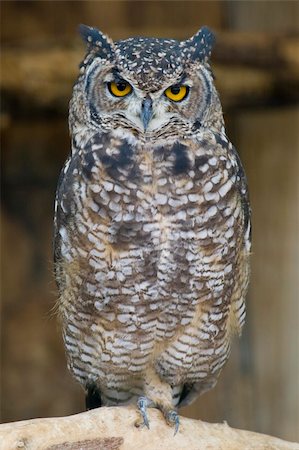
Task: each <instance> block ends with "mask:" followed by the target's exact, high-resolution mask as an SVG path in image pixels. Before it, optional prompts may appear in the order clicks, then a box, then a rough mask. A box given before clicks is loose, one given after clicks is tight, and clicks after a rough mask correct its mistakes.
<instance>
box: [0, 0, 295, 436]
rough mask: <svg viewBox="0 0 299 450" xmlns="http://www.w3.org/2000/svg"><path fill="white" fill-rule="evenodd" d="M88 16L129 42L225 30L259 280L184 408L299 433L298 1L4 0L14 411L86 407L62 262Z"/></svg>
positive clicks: (8, 318)
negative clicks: (66, 336) (68, 355)
mask: <svg viewBox="0 0 299 450" xmlns="http://www.w3.org/2000/svg"><path fill="white" fill-rule="evenodd" d="M79 23H86V24H88V25H93V26H97V27H98V28H100V29H101V30H102V31H104V32H105V33H107V34H109V35H110V36H111V37H112V38H113V39H116V40H117V39H120V38H126V37H129V36H134V35H145V36H155V37H173V38H187V37H190V36H191V35H192V34H194V33H195V32H196V31H197V30H198V29H199V27H200V26H201V25H203V24H205V25H208V26H210V27H211V28H212V29H213V30H214V31H215V32H216V33H217V44H216V47H215V50H214V53H213V55H212V67H213V70H214V72H215V74H216V85H217V87H218V90H219V92H220V95H221V99H222V103H223V107H224V112H225V118H226V123H227V128H228V135H229V136H230V139H231V140H232V142H233V143H234V144H235V145H236V147H237V148H238V150H239V152H240V155H241V159H242V161H243V164H244V166H245V169H246V172H247V176H248V181H249V188H250V196H251V203H252V211H253V255H252V280H251V286H250V291H249V295H248V301H247V305H248V308H247V309H248V315H247V323H246V327H245V330H244V333H243V336H242V339H241V340H240V341H236V342H235V343H234V346H233V351H232V355H231V358H230V360H229V363H228V364H227V366H226V367H225V369H224V370H223V373H222V376H221V377H220V379H219V382H218V385H217V387H216V388H215V389H214V390H212V391H211V392H209V393H207V394H205V395H204V396H203V397H201V398H200V399H199V400H197V402H196V403H195V404H194V405H192V406H191V407H189V408H186V409H185V410H184V411H183V414H184V415H186V416H189V417H195V418H200V419H202V420H207V421H211V422H222V421H224V420H226V421H227V422H228V423H229V425H231V426H234V427H239V428H245V429H248V430H254V431H259V432H263V433H269V434H273V435H276V436H279V437H282V438H285V439H289V440H299V426H298V424H299V386H298V383H299V334H298V329H299V307H298V304H299V303H298V292H299V286H298V275H299V270H298V269H299V248H298V246H299V239H298V230H299V223H298V217H299V214H298V205H299V199H298V192H299V185H298V173H299V2H298V1H283V2H282V1H281V2H279V1H277V2H276V1H273V2H272V1H242V2H241V1H240V2H239V1H208V2H205V1H198V2H193V1H175V2H174V1H158V2H157V1H136V2H131V1H121V2H119V1H113V2H112V1H111V2H107V1H99V2H96V1H72V2H71V1H70V2H64V1H59V2H53V1H2V2H1V42H2V52H1V72H2V73H1V85H0V87H1V149H2V152H1V154H2V156H1V157H2V164H1V170H2V174H1V183H2V196H1V198H2V203H1V208H2V209H1V223H2V226H1V238H2V243H1V260H2V289H1V294H2V319H1V333H2V347H1V367H2V370H1V372H2V378H1V413H2V420H3V421H4V422H5V421H15V420H22V419H28V418H34V417H46V416H56V415H57V416H61V415H67V414H73V413H76V412H79V411H82V410H83V409H84V395H83V391H82V390H81V388H80V386H79V385H78V384H77V383H76V382H75V381H74V380H73V379H72V377H71V376H70V375H69V373H68V371H67V369H66V361H65V356H64V350H63V344H62V340H61V334H60V329H59V325H58V323H57V320H56V317H55V313H54V306H55V302H56V300H57V292H56V286H55V283H54V280H53V274H52V272H53V266H52V220H53V202H54V193H55V188H56V183H57V178H58V174H59V171H60V169H61V167H62V165H63V162H64V161H65V158H66V155H67V153H68V151H69V148H70V144H69V136H68V126H67V110H68V100H69V98H70V96H71V92H72V84H73V82H74V80H75V78H76V76H77V73H78V64H79V62H80V60H81V59H82V58H83V56H84V51H85V50H84V46H83V44H82V43H81V41H80V39H79V37H78V34H77V26H78V24H79Z"/></svg>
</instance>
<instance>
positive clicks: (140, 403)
mask: <svg viewBox="0 0 299 450" xmlns="http://www.w3.org/2000/svg"><path fill="white" fill-rule="evenodd" d="M149 406H153V404H152V401H151V400H149V399H148V398H147V397H144V396H142V397H139V398H138V400H137V407H138V410H139V411H140V414H141V416H142V419H143V422H142V423H141V424H138V426H140V425H143V426H144V425H145V426H146V427H147V428H148V429H149V421H148V416H147V408H148V407H149Z"/></svg>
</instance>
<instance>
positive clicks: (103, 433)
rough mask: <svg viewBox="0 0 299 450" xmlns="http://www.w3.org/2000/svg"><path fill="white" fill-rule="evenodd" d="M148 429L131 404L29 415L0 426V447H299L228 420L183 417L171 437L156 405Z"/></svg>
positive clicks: (52, 449) (43, 449)
mask: <svg viewBox="0 0 299 450" xmlns="http://www.w3.org/2000/svg"><path fill="white" fill-rule="evenodd" d="M149 419H150V429H149V430H148V429H147V428H145V427H140V426H138V424H139V422H140V417H139V414H138V412H137V410H136V408H134V407H110V408H107V407H106V408H99V409H97V410H93V411H88V412H84V413H81V414H77V415H74V416H69V417H53V418H47V419H33V420H26V421H22V422H14V423H8V424H3V425H0V449H1V450H18V449H26V450H79V449H82V450H135V449H136V450H137V449H142V450H159V449H161V450H162V449H163V450H167V449H171V450H184V449H186V450H193V449H194V450H199V449H200V450H205V449H209V450H245V449H246V450H247V449H248V450H249V449H251V450H252V449H260V450H262V449H267V450H272V449H273V450H274V449H275V450H299V444H296V443H291V442H287V441H283V440H281V439H278V438H275V437H271V436H267V435H264V434H259V433H253V432H250V431H244V430H237V429H234V428H231V427H229V426H228V425H227V424H226V423H223V424H212V423H206V422H201V421H200V420H192V419H187V418H185V417H181V425H180V429H179V431H178V433H177V434H176V435H175V436H174V429H173V428H172V427H170V426H168V425H167V424H166V423H165V421H164V419H163V417H162V415H161V413H160V412H159V411H158V410H154V409H150V410H149Z"/></svg>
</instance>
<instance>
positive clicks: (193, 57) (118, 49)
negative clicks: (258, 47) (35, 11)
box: [78, 26, 217, 140]
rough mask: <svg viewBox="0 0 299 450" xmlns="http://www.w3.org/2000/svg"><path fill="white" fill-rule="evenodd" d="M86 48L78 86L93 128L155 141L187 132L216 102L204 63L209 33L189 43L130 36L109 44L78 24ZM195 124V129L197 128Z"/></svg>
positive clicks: (210, 35) (201, 120)
mask: <svg viewBox="0 0 299 450" xmlns="http://www.w3.org/2000/svg"><path fill="white" fill-rule="evenodd" d="M81 34H82V35H83V37H84V38H85V40H86V41H87V42H88V44H89V52H88V54H87V57H86V59H85V61H84V62H83V64H82V69H81V76H80V78H79V83H78V84H79V85H80V88H81V90H82V91H83V96H84V100H85V106H86V108H87V109H88V110H89V111H90V115H89V117H90V120H91V121H92V122H93V126H97V125H98V126H99V127H100V128H101V129H102V130H103V129H104V130H113V131H114V132H115V133H117V132H118V131H121V132H124V131H125V132H128V133H131V134H132V135H133V136H135V137H138V138H140V137H143V138H145V139H146V138H149V139H151V140H153V139H154V138H155V137H156V138H161V137H163V136H164V137H165V136H166V137H167V136H169V137H171V136H172V135H174V133H175V136H177V134H178V133H180V132H181V133H182V134H188V131H190V130H191V129H192V127H194V124H197V126H200V124H201V123H203V122H204V121H205V120H206V119H207V117H208V115H209V112H211V108H212V103H213V102H215V98H217V92H216V90H215V88H214V84H213V77H212V74H211V71H210V69H209V66H208V64H207V59H208V57H209V55H210V51H211V46H212V43H213V35H212V34H211V32H210V31H209V30H207V29H202V30H200V31H199V32H198V33H197V34H196V35H195V36H194V37H192V38H191V39H189V40H187V41H181V42H179V41H175V40H166V39H150V38H130V39H127V40H124V41H119V42H115V43H114V42H112V40H111V39H109V38H107V37H106V36H104V35H103V34H101V33H100V32H99V31H98V30H96V29H94V28H89V27H85V26H81ZM198 124H199V125H198Z"/></svg>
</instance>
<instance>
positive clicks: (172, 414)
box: [166, 410, 180, 436]
mask: <svg viewBox="0 0 299 450" xmlns="http://www.w3.org/2000/svg"><path fill="white" fill-rule="evenodd" d="M166 420H167V422H168V423H169V424H170V425H172V424H174V436H175V435H176V434H177V432H178V430H179V426H180V416H179V415H178V413H177V412H176V411H174V410H171V411H168V413H167V414H166Z"/></svg>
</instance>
